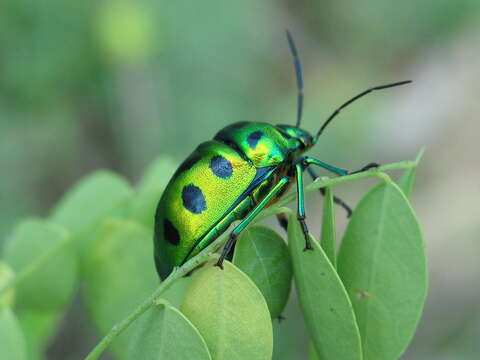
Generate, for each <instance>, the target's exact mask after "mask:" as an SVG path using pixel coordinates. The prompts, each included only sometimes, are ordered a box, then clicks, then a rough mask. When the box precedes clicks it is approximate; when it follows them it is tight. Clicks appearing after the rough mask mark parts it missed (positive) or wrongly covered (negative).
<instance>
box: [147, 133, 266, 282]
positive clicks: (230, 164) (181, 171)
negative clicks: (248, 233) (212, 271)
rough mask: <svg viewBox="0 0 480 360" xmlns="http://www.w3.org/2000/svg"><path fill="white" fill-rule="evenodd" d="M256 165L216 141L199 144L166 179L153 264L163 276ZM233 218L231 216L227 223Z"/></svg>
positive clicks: (242, 185) (246, 181)
mask: <svg viewBox="0 0 480 360" xmlns="http://www.w3.org/2000/svg"><path fill="white" fill-rule="evenodd" d="M256 173H257V171H256V168H255V166H254V165H253V164H252V163H251V162H249V161H247V160H245V159H244V158H243V157H242V156H241V155H240V154H239V153H238V152H237V151H235V150H234V149H233V148H231V147H230V146H228V145H225V144H223V143H221V142H218V141H208V142H205V143H203V144H201V145H200V146H199V147H198V148H197V149H196V150H195V151H194V152H193V153H192V154H191V155H190V156H189V157H188V158H187V159H186V160H185V161H184V162H183V163H182V164H181V165H180V167H179V168H178V170H177V171H176V172H175V174H174V176H173V177H172V179H171V180H170V182H169V183H168V185H167V187H166V189H165V191H164V193H163V195H162V198H161V199H160V202H159V204H158V207H157V212H156V215H155V263H156V266H157V270H158V272H159V274H160V275H161V277H162V278H164V277H165V276H166V275H168V273H170V271H171V270H172V268H173V267H174V266H179V265H181V264H182V263H183V262H184V261H185V260H186V257H187V255H188V256H192V255H194V254H195V253H196V252H195V251H193V252H191V251H190V250H191V249H192V247H194V245H195V243H196V240H197V239H199V238H200V237H202V235H204V234H205V233H206V232H207V231H208V230H209V229H210V228H211V227H212V226H213V225H215V224H216V223H217V222H218V221H219V220H220V219H221V217H222V216H223V215H224V214H225V213H226V212H227V210H229V208H230V207H231V206H232V205H233V204H234V203H235V201H236V200H237V199H238V197H239V196H240V195H242V194H243V193H244V191H245V190H246V189H247V188H248V186H249V184H250V183H251V182H252V180H253V179H254V178H255V175H256ZM233 220H234V219H231V220H230V223H231V222H232V221H233Z"/></svg>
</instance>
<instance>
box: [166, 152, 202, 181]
mask: <svg viewBox="0 0 480 360" xmlns="http://www.w3.org/2000/svg"><path fill="white" fill-rule="evenodd" d="M201 159H202V157H201V156H200V155H197V154H194V155H192V156H190V157H188V158H187V159H186V160H185V161H184V162H183V163H182V165H180V166H179V168H178V169H177V171H175V174H173V177H177V176H178V175H180V174H181V173H183V172H185V171H187V170H190V169H191V168H192V167H193V165H195V164H196V163H197V162H199V161H200V160H201Z"/></svg>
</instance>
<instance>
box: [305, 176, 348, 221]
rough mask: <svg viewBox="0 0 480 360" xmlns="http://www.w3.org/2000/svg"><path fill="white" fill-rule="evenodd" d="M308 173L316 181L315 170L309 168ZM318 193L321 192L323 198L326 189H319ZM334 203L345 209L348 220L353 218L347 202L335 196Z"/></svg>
mask: <svg viewBox="0 0 480 360" xmlns="http://www.w3.org/2000/svg"><path fill="white" fill-rule="evenodd" d="M307 171H308V173H309V175H310V177H311V178H312V180H315V179H317V178H318V175H317V174H316V173H315V170H313V169H312V168H311V167H308V168H307ZM318 191H320V194H321V195H322V196H325V188H324V187H321V188H320V189H318ZM333 202H334V203H335V204H337V205H339V206H341V207H342V208H344V209H345V211H346V212H347V218H349V217H350V216H352V209H351V208H350V206H348V204H347V203H346V202H345V201H343V200H342V199H340V198H339V197H338V196H335V195H333Z"/></svg>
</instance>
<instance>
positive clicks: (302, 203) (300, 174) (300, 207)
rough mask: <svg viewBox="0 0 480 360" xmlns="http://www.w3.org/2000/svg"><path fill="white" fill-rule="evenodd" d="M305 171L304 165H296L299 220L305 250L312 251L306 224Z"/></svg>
mask: <svg viewBox="0 0 480 360" xmlns="http://www.w3.org/2000/svg"><path fill="white" fill-rule="evenodd" d="M303 169H304V164H302V163H297V164H295V174H296V177H297V220H298V221H299V222H300V225H301V226H302V231H303V235H304V236H305V249H303V251H306V250H312V249H313V248H312V244H310V237H309V236H308V228H307V223H306V222H305V200H304V193H303Z"/></svg>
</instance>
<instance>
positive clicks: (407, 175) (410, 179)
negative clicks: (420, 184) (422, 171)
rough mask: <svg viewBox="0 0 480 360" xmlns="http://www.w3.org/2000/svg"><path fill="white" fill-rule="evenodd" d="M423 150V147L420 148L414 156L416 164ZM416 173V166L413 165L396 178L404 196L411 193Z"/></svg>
mask: <svg viewBox="0 0 480 360" xmlns="http://www.w3.org/2000/svg"><path fill="white" fill-rule="evenodd" d="M424 152H425V149H424V148H422V149H420V151H419V152H418V154H417V157H416V158H415V163H416V164H417V165H418V164H419V163H420V160H421V159H422V156H423V153H424ZM416 174H417V167H413V168H411V169H407V170H405V171H404V172H403V174H402V176H401V177H400V179H398V186H399V187H400V189H401V190H402V191H403V193H404V194H405V196H406V197H409V196H410V195H411V194H412V189H413V183H414V182H415V176H416Z"/></svg>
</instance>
